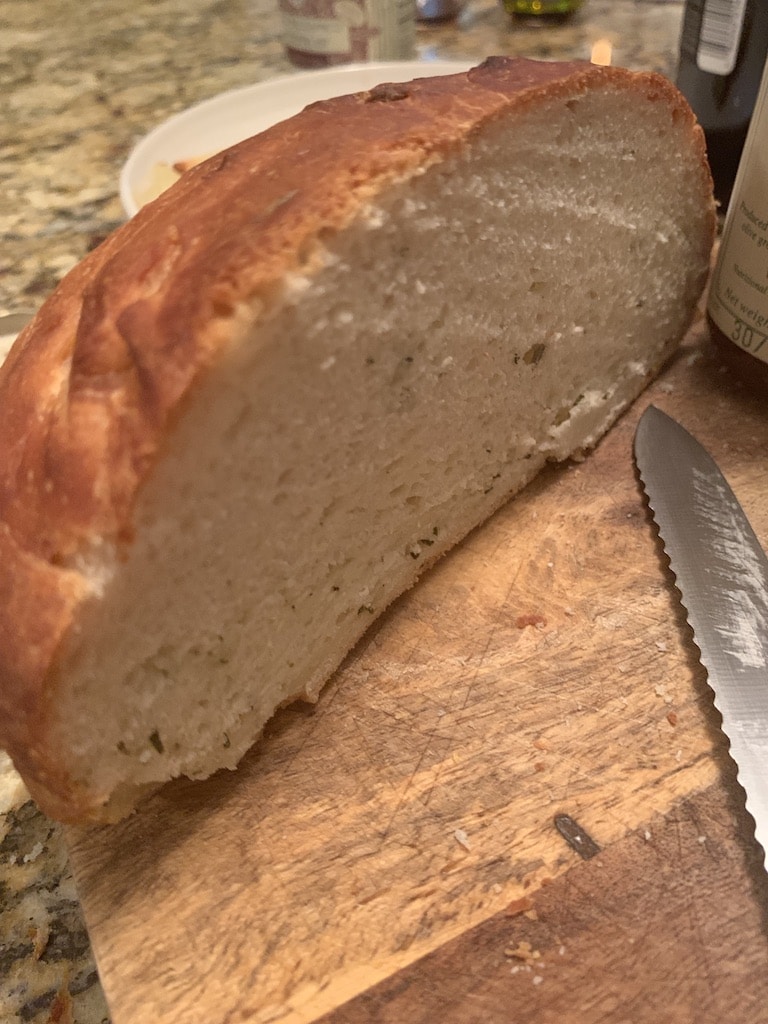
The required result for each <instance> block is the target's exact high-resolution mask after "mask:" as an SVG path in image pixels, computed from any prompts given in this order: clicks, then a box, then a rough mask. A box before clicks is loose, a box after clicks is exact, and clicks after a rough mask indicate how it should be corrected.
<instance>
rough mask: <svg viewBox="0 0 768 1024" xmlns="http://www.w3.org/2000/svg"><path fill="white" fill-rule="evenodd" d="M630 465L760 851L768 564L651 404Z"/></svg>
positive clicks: (734, 509) (696, 449)
mask: <svg viewBox="0 0 768 1024" xmlns="http://www.w3.org/2000/svg"><path fill="white" fill-rule="evenodd" d="M635 461H636V464H637V468H638V471H639V474H640V479H641V481H642V484H643V487H644V489H645V492H646V495H647V497H648V504H649V506H650V509H651V512H652V513H653V517H654V519H655V521H656V525H657V527H658V530H659V535H660V538H661V541H662V543H663V545H664V550H665V552H666V554H667V557H668V558H669V563H670V568H671V570H672V572H673V573H674V575H675V581H676V585H677V589H678V590H679V592H680V594H681V598H682V604H683V607H684V609H685V611H686V614H687V618H688V622H689V624H690V626H691V628H692V630H693V635H694V640H695V641H696V645H697V647H698V648H699V651H700V655H701V663H702V665H703V666H704V668H705V669H706V671H707V676H708V680H709V685H710V687H711V688H712V690H713V693H714V701H715V705H716V707H717V709H718V710H719V712H720V715H721V716H722V722H723V731H724V732H725V734H726V736H727V738H728V740H729V742H730V753H731V757H732V758H733V760H734V761H735V763H736V767H737V771H738V779H739V783H740V784H741V786H742V788H743V789H744V792H745V794H746V806H747V810H748V811H749V813H750V815H751V816H752V818H753V819H754V821H755V836H756V838H757V840H758V842H759V843H760V845H761V846H762V848H763V854H764V857H765V854H766V853H768V558H766V555H765V552H764V551H763V549H762V547H761V546H760V543H759V541H758V539H757V537H756V535H755V532H754V530H753V529H752V527H751V525H750V523H749V521H748V519H747V517H746V515H745V514H744V511H743V509H742V507H741V505H740V504H739V502H738V500H737V498H736V496H735V495H734V493H733V491H732V490H731V488H730V486H729V484H728V482H727V481H726V479H725V477H724V476H723V475H722V473H721V472H720V470H719V468H718V466H717V464H716V463H715V461H714V459H713V458H712V457H711V456H710V455H709V453H708V452H707V451H706V450H705V449H704V448H703V447H702V446H701V445H700V444H699V442H698V441H696V440H695V438H693V437H692V436H691V435H690V434H689V433H688V431H686V430H685V429H684V428H683V427H682V426H680V424H679V423H677V422H676V421H675V420H673V419H672V418H671V417H669V416H667V415H666V413H663V412H662V411H661V410H660V409H657V408H656V407H655V406H653V405H651V406H649V407H648V409H646V411H645V413H644V414H643V416H642V417H641V419H640V422H639V424H638V427H637V432H636V434H635Z"/></svg>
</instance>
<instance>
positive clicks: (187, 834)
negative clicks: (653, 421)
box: [70, 325, 768, 1024]
mask: <svg viewBox="0 0 768 1024" xmlns="http://www.w3.org/2000/svg"><path fill="white" fill-rule="evenodd" d="M701 334H702V331H701V325H699V327H698V328H696V329H694V330H693V331H692V332H691V335H690V337H689V339H688V341H687V343H686V345H685V346H684V348H683V350H682V351H681V353H680V355H679V356H678V357H677V358H676V359H675V361H674V363H673V364H672V365H671V366H670V367H669V369H668V371H667V372H666V373H665V375H664V376H663V377H662V378H661V380H660V381H658V382H656V383H655V384H654V385H652V386H651V387H650V389H649V390H648V392H647V393H646V395H644V396H643V398H642V399H641V400H640V401H639V402H638V403H636V405H635V406H634V407H633V408H632V409H631V410H630V411H629V412H628V413H627V414H626V416H625V417H624V418H623V419H622V420H621V421H620V422H619V423H618V424H617V425H616V427H615V428H614V429H613V430H612V431H611V432H610V434H609V435H608V436H607V437H606V438H605V440H604V441H603V442H602V443H601V444H600V446H599V447H598V449H597V450H596V451H595V452H594V453H592V454H591V455H590V456H589V457H588V458H587V459H586V460H585V461H584V462H582V463H580V464H572V465H566V466H560V467H555V468H552V469H551V470H549V471H547V472H545V473H544V474H543V475H542V476H541V477H540V478H539V479H537V480H536V481H535V482H534V483H533V484H532V485H531V486H530V487H529V488H528V489H527V490H526V492H525V493H524V494H522V495H521V496H520V497H519V498H517V499H516V500H515V501H513V502H512V503H511V504H510V505H509V506H508V507H507V508H505V509H503V510H502V511H501V512H500V513H498V514H497V515H496V516H495V517H494V518H493V520H491V521H490V522H489V523H487V524H486V525H485V526H484V527H483V528H482V529H480V530H478V531H476V532H475V533H474V534H472V535H471V536H470V537H469V538H468V539H467V541H466V542H465V543H464V544H463V545H462V546H461V547H460V548H459V549H457V550H456V551H454V552H453V553H452V554H451V555H450V556H449V557H448V558H446V559H444V560H443V562H442V563H441V564H439V565H438V566H437V567H436V568H435V569H434V570H433V571H432V572H431V573H430V574H429V575H428V576H427V577H425V578H424V579H423V580H422V582H421V583H420V585H419V586H418V587H416V588H415V589H414V590H413V591H412V592H411V593H409V594H408V595H406V596H405V598H403V599H402V600H401V601H400V602H398V604H397V605H396V607H394V608H392V609H391V610H390V612H389V613H388V614H387V615H386V616H385V618H384V619H382V620H380V622H379V623H378V624H377V625H375V626H374V628H373V630H372V632H371V633H370V634H369V635H368V637H367V638H366V640H365V642H364V643H362V644H361V645H360V646H359V647H358V649H357V650H356V651H355V652H354V654H353V655H352V656H351V657H350V658H349V659H348V660H347V661H346V663H345V664H344V666H343V667H342V669H341V670H340V671H339V672H338V674H337V675H336V677H335V678H334V679H333V680H332V681H331V683H330V684H329V685H328V686H327V688H326V689H325V691H324V692H323V694H322V697H321V699H320V701H319V703H318V704H317V705H316V706H314V707H307V706H303V705H301V706H296V707H292V708H289V709H286V710H285V711H283V712H281V713H280V714H279V715H277V717H276V718H275V719H274V721H273V722H272V723H271V725H270V726H269V728H268V730H267V734H266V736H265V738H264V740H263V741H262V742H261V743H260V744H259V745H258V747H257V748H256V749H255V750H254V751H252V752H251V754H250V755H249V756H248V757H247V758H246V760H245V762H244V763H243V764H242V766H241V768H240V770H239V771H237V772H235V773H223V774H220V775H217V776H216V777H215V778H213V779H211V780H209V781H207V782H203V783H189V782H184V781H181V782H178V783H174V784H172V785H170V786H168V787H166V788H165V789H164V790H163V791H162V792H160V793H158V794H157V795H156V796H154V797H153V798H152V799H151V800H149V801H148V802H147V803H146V804H145V805H144V806H143V807H142V808H141V810H140V812H139V813H138V814H136V815H135V816H133V817H132V818H130V819H129V820H127V821H125V822H123V823H122V824H120V825H118V826H115V827H111V828H99V829H93V830H89V831H85V832H76V831H74V830H73V831H72V832H70V843H71V851H72V861H73V865H74V871H75V876H76V879H77V883H78V887H79V890H80V894H81V897H82V901H83V904H84V909H85V914H86V919H87V922H88V925H89V928H90V933H91V938H92V941H93V945H94V949H95V952H96V956H97V960H98V964H99V969H100V973H101V977H102V981H103V984H104V987H105V990H106V994H107V998H108V1000H109V1002H110V1006H111V1009H112V1011H113V1016H114V1022H115V1024H129V1022H130V1024H141V1022H144V1021H146V1022H152V1024H166V1022H167V1024H171V1022H173V1024H198V1022H200V1024H203V1022H204V1024H224V1022H227V1024H233V1022H240V1021H243V1022H244V1021H249V1022H251V1021H252V1022H257V1024H266V1022H279V1024H309V1022H314V1021H319V1020H320V1019H321V1018H322V1020H323V1021H325V1022H328V1024H330V1022H334V1024H357V1022H372V1021H386V1022H392V1024H395V1022H396V1024H401V1022H405V1024H408V1022H416V1021H419V1022H421V1021H423V1022H425V1024H426V1022H430V1024H431V1022H435V1021H454V1022H457V1024H469V1022H473V1021H478V1022H481V1021H482V1022H488V1021H505V1022H506V1021H511V1020H514V1021H516V1022H528V1021H531V1022H533V1021H535V1022H536V1024H546V1022H550V1021H551V1022H562V1021H563V1020H565V1021H578V1022H579V1024H597V1022H609V1021H610V1022H611V1024H617V1022H619V1024H621V1022H625V1021H626V1022H632V1024H642V1022H645V1021H647V1022H649V1024H650V1022H653V1024H658V1022H662V1021H674V1022H675V1024H684V1022H688V1021H690V1022H694V1021H695V1022H696V1024H706V1022H710V1021H711V1022H712V1024H714V1022H717V1024H720V1022H722V1021H725V1020H729V1021H738V1022H739V1024H765V1021H766V1020H768V924H767V922H768V885H767V884H766V875H765V873H764V871H763V870H762V868H761V864H760V855H759V851H758V850H757V848H756V846H755V843H754V840H753V838H752V837H751V835H750V829H749V819H748V818H747V816H746V812H745V811H744V810H743V806H742V805H741V802H740V798H739V789H738V787H737V785H736V783H735V781H734V772H733V768H732V765H731V763H730V761H729V759H728V756H727V744H726V742H725V740H724V738H723V736H722V734H721V733H720V732H719V730H718V726H717V715H716V713H715V712H714V710H713V707H712V704H711V699H710V694H709V690H708V688H707V685H706V681H705V675H704V673H703V670H702V669H701V668H700V666H699V665H698V662H697V657H696V649H695V647H694V645H693V643H692V640H691V637H690V632H689V630H688V628H687V626H686V624H685V620H684V618H683V616H682V614H681V611H680V609H679V606H678V603H677V600H676V597H675V592H674V589H673V587H672V585H671V581H670V577H669V576H668V575H667V573H666V569H665V562H664V557H663V554H662V552H661V549H660V546H659V544H658V541H657V539H656V536H655V531H654V529H653V526H652V523H651V521H650V519H649V516H648V514H647V512H646V508H645V505H644V502H643V498H642V494H641V491H640V489H639V486H638V483H637V480H636V476H635V472H634V468H633V462H632V438H633V434H634V429H635V426H636V423H637V420H638V417H639V415H640V413H641V411H642V409H643V408H644V407H645V405H646V404H647V403H648V402H649V401H653V402H654V403H655V404H657V405H658V406H660V407H661V408H663V409H665V410H666V411H668V412H670V413H671V414H672V415H674V416H675V417H677V418H678V419H679V420H681V422H683V423H684V424H685V425H686V426H688V428H689V429H691V430H692V431H693V432H694V433H695V434H696V435H697V436H698V437H699V438H700V439H701V440H702V441H703V443H704V444H705V445H707V446H708V447H709V448H710V450H711V451H712V453H713V454H714V455H715V457H716V458H717V459H718V461H719V463H720V464H721V466H722V468H723V470H724V472H725V473H726V475H727V476H728V477H729V479H730V480H731V483H732V485H733V487H734V489H735V490H736V492H737V494H738V496H739V497H740V498H741V500H742V502H743V504H744V506H745V507H746V509H747V510H748V514H749V515H750V517H751V519H752V522H753V525H754V527H755V529H756V531H757V533H758V535H759V536H760V537H761V540H762V542H763V543H764V544H768V466H767V465H766V455H767V454H768V407H767V406H766V402H765V401H763V400H760V399H757V398H754V397H750V396H749V395H748V394H747V393H746V392H745V391H744V390H743V389H742V388H741V387H740V386H738V385H737V384H736V383H735V382H734V381H733V380H732V379H731V378H730V377H729V376H728V375H727V374H726V373H723V372H721V371H720V370H719V369H718V366H717V364H716V363H715V362H714V360H713V359H712V357H711V355H710V353H709V350H708V348H707V347H706V344H705V343H704V342H703V341H702V337H701ZM560 815H567V816H569V817H570V819H571V821H572V823H574V824H572V825H571V832H572V833H573V829H574V828H575V829H576V832H575V834H571V836H570V844H569V842H568V841H567V838H564V837H563V835H562V834H561V832H560V831H558V829H557V828H556V827H555V822H556V818H557V820H558V821H559V820H560V819H559V817H558V816H560ZM567 831H568V830H567V829H566V832H567ZM591 843H593V844H594V846H592V845H591ZM598 848H599V852H598ZM590 852H592V853H595V855H594V856H592V857H591V858H590V859H583V857H582V855H581V854H582V853H585V854H588V853H590Z"/></svg>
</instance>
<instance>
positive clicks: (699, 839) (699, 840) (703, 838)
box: [696, 836, 707, 846]
mask: <svg viewBox="0 0 768 1024" xmlns="http://www.w3.org/2000/svg"><path fill="white" fill-rule="evenodd" d="M706 841H707V837H706V836H699V837H698V839H697V840H696V842H697V843H699V844H700V845H701V846H703V845H704V843H706Z"/></svg>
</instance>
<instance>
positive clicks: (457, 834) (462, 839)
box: [453, 828, 472, 850]
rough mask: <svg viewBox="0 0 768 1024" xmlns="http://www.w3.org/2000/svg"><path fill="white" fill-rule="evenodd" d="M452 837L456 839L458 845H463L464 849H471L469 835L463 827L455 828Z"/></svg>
mask: <svg viewBox="0 0 768 1024" xmlns="http://www.w3.org/2000/svg"><path fill="white" fill-rule="evenodd" d="M453 838H454V839H455V840H456V842H457V843H458V844H459V846H463V847H464V849H465V850H471V849H472V846H471V845H470V842H469V837H468V836H467V833H466V832H465V831H464V829H463V828H457V829H456V830H455V831H454V833H453Z"/></svg>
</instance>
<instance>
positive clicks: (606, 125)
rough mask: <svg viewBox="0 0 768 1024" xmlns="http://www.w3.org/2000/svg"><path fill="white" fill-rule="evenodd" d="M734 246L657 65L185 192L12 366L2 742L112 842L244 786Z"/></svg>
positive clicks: (38, 327) (658, 353)
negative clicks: (190, 786) (722, 251)
mask: <svg viewBox="0 0 768 1024" xmlns="http://www.w3.org/2000/svg"><path fill="white" fill-rule="evenodd" d="M713 230H714V205H713V201H712V197H711V181H710V177H709V171H708V167H707V164H706V160H705V151H704V143H703V139H702V135H701V132H700V130H699V128H698V127H697V126H696V125H695V122H694V118H693V116H692V114H691V112H690V110H689V109H688V107H687V106H686V104H685V102H684V100H683V99H682V98H681V96H680V95H679V94H678V93H677V91H676V90H675V89H674V88H673V87H672V86H671V85H670V84H669V83H668V82H667V81H666V80H664V79H663V78H661V77H659V76H656V75H653V74H633V73H630V72H627V71H623V70H620V69H617V68H614V69H611V68H597V67H593V66H591V65H588V64H582V63H572V64H556V63H537V62H532V61H524V60H508V59H500V58H499V59H491V60H489V61H487V62H486V63H484V64H483V65H482V66H480V67H478V68H476V69H475V70H473V71H470V72H469V73H468V74H465V75H458V76H455V77H454V76H451V77H449V78H444V79H434V78H429V79H424V80H420V81H416V82H413V83H409V84H407V85H382V86H381V87H379V88H376V89H373V90H372V91H370V92H367V93H362V94H358V95H354V96H347V97H343V98H340V99H336V100H332V101H329V102H322V103H317V104H314V105H312V106H310V107H308V108H307V109H306V110H305V111H303V112H302V113H301V114H299V115H298V116H297V117H295V118H293V119H291V120H289V121H287V122H284V123H283V124H280V125H278V126H276V127H274V128H272V129H270V130H269V131H267V132H265V133H263V134H262V135H260V136H258V137H256V138H253V139H251V140H249V141H246V142H244V143H242V144H240V145H238V146H236V147H234V148H233V149H231V150H229V151H227V152H225V153H223V154H221V155H219V156H216V157H214V158H213V159H210V160H208V161H206V162H205V163H203V164H201V165H200V166H198V167H196V168H194V169H193V170H192V171H190V172H189V173H187V174H186V175H185V176H184V177H183V178H182V180H181V181H180V182H179V183H178V184H177V185H175V186H174V187H173V188H171V189H170V190H169V191H168V192H167V193H165V194H164V195H163V196H162V197H161V198H160V199H158V200H157V201H156V202H154V203H152V204H150V205H149V206H148V207H145V208H144V209H143V210H142V211H141V213H140V214H139V215H138V216H136V217H135V218H134V219H133V220H132V221H131V222H130V223H128V224H126V225H125V226H124V227H122V228H121V229H120V230H118V231H117V232H116V233H115V234H114V235H112V236H111V237H110V238H109V239H108V240H107V241H106V242H104V243H103V244H102V246H101V247H100V248H99V249H98V250H96V251H95V252H94V253H93V254H91V256H89V257H88V258H87V259H86V260H85V261H84V262H83V263H82V264H81V265H80V266H78V267H77V268H75V270H74V271H72V273H71V274H70V275H69V276H68V277H67V278H66V279H65V280H64V281H63V282H62V284H61V285H60V287H59V288H58V289H57V290H56V292H55V293H54V294H53V295H52V297H51V298H50V300H49V301H48V302H47V303H46V305H45V306H44V307H43V309H42V310H41V311H40V313H39V315H38V316H37V318H36V319H35V321H34V322H33V323H32V325H31V326H30V327H29V329H28V330H26V331H25V332H24V334H23V335H22V336H21V337H20V338H19V339H18V342H17V344H16V345H15V347H14V348H13V350H12V351H11V354H10V356H9V358H8V360H7V362H6V364H5V366H4V368H3V370H2V374H1V375H0V745H4V746H5V747H6V748H7V750H8V751H9V753H10V754H11V756H12V758H13V760H14V762H15V764H16V766H17V767H18V769H19V771H20V772H21V773H22V775H23V777H24V779H25V780H26V782H27V784H28V786H29V788H30V790H31V792H32V794H33V796H34V797H35V798H36V800H37V801H38V803H39V804H40V806H41V807H42V809H43V810H44V811H46V812H47V813H48V814H50V815H52V816H54V817H57V818H60V819H61V820H64V821H68V822H75V823H76V822H85V821H97V820H102V821H108V820H114V819H116V818H118V817H120V816H121V815H123V814H125V813H127V812H128V811H129V809H130V808H132V807H133V806H134V804H135V802H136V800H137V798H138V797H139V795H140V794H141V793H142V792H143V791H145V790H146V789H148V788H152V787H155V786H157V785H158V784H159V783H161V782H162V781H163V780H167V779H170V778H172V777H174V776H177V775H180V774H185V775H188V776H191V777H204V776H207V775H209V774H210V773H212V772H214V771H216V770H217V769H219V768H222V767H224V766H226V767H230V768H232V767H234V766H235V765H236V764H237V762H238V759H239V758H241V757H242V755H243V753H244V752H245V751H246V750H247V748H248V747H249V746H251V745H252V744H253V743H254V741H255V740H256V739H257V737H258V735H259V732H260V730H261V729H262V727H263V725H264V723H265V721H266V720H267V719H268V718H269V717H270V716H271V715H272V714H273V712H274V711H275V709H276V708H277V707H278V706H279V705H281V704H283V703H284V702H286V701H288V700H291V699H293V698H296V697H300V696H305V695H306V696H308V697H310V698H313V697H315V696H316V695H317V693H318V691H319V690H320V689H321V687H322V686H323V683H324V682H325V681H326V680H327V679H328V677H329V675H330V674H331V673H332V672H333V671H334V670H335V669H336V667H337V666H338V665H339V663H340V662H341V660H342V659H343V657H344V656H345V655H346V653H347V652H348V651H349V650H350V648H351V647H352V646H353V645H354V644H355V643H356V642H357V641H358V640H359V638H360V637H361V635H362V634H363V633H364V631H365V630H366V628H367V627H368V626H369V625H370V623H371V622H372V621H373V620H374V619H375V617H376V616H377V615H378V614H379V613H380V612H381V611H382V610H383V609H384V608H386V607H387V605H388V604H390V602H392V601H393V599H394V598H396V597H397V596H398V595H399V594H401V593H402V592H403V591H404V590H405V589H406V588H408V587H410V586H411V585H412V584H413V583H414V581H415V580H416V579H417V577H418V576H419V574H420V573H421V572H422V571H423V570H424V569H425V567H426V566H427V565H429V564H430V563H431V562H433V561H434V560H435V559H436V558H437V557H438V556H440V555H442V554H443V553H444V552H446V551H447V550H448V549H449V548H450V547H451V546H452V545H454V544H456V543H457V542H458V541H459V540H460V539H461V538H462V537H464V536H465V535H466V534H467V532H468V531H469V530H471V529H472V528H473V527H475V526H476V525H477V524H479V523H480V522H481V521H483V520H484V519H485V518H486V517H487V516H489V515H490V514H491V513H492V512H493V511H494V509H496V508H497V507H498V506H499V505H500V504H501V503H502V502H504V501H505V500H506V499H507V498H509V496H510V495H512V494H514V493H515V492H516V491H518V490H519V489H520V488H521V487H522V486H523V485H524V484H525V483H526V482H527V481H529V480H530V479H531V478H532V477H533V476H534V474H535V473H536V472H537V471H538V470H539V469H540V468H541V467H542V466H543V465H544V463H545V462H547V461H548V460H556V459H565V458H567V457H568V456H570V455H572V454H573V453H575V452H581V451H583V450H585V449H587V448H589V446H591V445H593V444H594V443H595V442H596V441H597V439H598V438H599V437H600V436H601V434H602V433H603V432H604V431H605V430H606V429H607V428H608V426H609V425H610V424H611V423H612V422H613V421H614V420H615V419H616V417H617V415H618V414H619V413H620V411H621V410H622V409H624V407H625V406H626V405H627V404H628V403H629V402H631V401H632V399H633V398H634V397H635V396H636V395H637V394H638V393H639V392H640V391H641V390H642V388H643V387H644V386H645V385H646V384H647V382H648V381H649V380H650V379H651V377H652V376H653V375H654V374H655V373H656V372H657V371H658V370H659V369H660V367H661V366H662V364H663V363H664V361H665V359H666V358H667V357H668V356H669V355H670V353H671V352H672V350H673V349H674V347H675V346H676V344H677V343H678V341H679V340H680V338H681V337H682V335H683V334H684V332H685V330H686V328H687V326H688V324H689V323H690V321H691V318H692V316H693V313H694V309H695V306H696V303H697V300H698V298H699V296H700V293H701V291H702V288H703V284H704V281H705V277H706V273H707V269H708V262H709V256H710V249H711V245H712V240H713Z"/></svg>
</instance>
